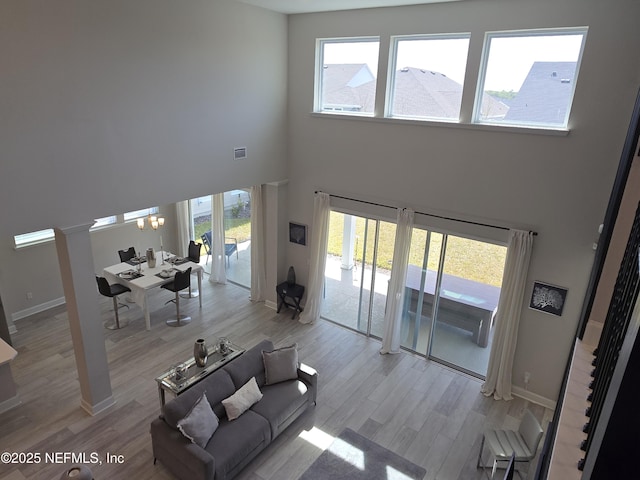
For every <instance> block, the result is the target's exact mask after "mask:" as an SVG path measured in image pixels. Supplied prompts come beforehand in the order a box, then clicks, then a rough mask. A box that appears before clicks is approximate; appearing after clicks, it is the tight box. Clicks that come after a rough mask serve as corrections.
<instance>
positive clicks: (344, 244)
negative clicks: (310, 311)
mask: <svg viewBox="0 0 640 480" xmlns="http://www.w3.org/2000/svg"><path fill="white" fill-rule="evenodd" d="M394 243H395V224H393V223H390V222H385V221H382V220H376V219H372V218H366V217H359V216H355V215H349V214H343V213H339V212H335V211H333V212H331V216H330V222H329V245H328V254H327V262H326V268H325V291H324V296H325V299H324V302H323V304H322V311H321V315H322V317H323V318H326V319H328V320H331V321H333V322H335V323H339V324H341V325H344V326H346V327H349V328H352V329H354V330H357V331H359V332H362V333H364V334H366V335H373V336H375V337H381V336H382V332H383V325H384V311H385V305H386V298H387V289H388V285H389V278H390V275H391V259H392V258H393V247H394Z"/></svg>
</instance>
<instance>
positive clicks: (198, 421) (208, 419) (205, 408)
mask: <svg viewBox="0 0 640 480" xmlns="http://www.w3.org/2000/svg"><path fill="white" fill-rule="evenodd" d="M218 425H219V421H218V417H217V416H216V414H215V413H214V412H213V410H212V409H211V405H210V404H209V400H207V395H206V394H204V393H203V394H202V396H201V397H200V398H199V399H198V401H197V402H196V403H195V404H194V405H193V407H192V408H191V410H190V411H189V413H187V415H186V416H185V417H184V418H183V419H182V420H180V421H179V422H178V429H179V430H180V431H181V432H182V434H183V435H184V436H185V437H187V438H188V439H189V440H191V441H192V442H193V443H195V444H196V445H200V446H201V447H202V448H204V447H205V445H206V444H207V443H209V439H210V438H211V436H212V435H213V433H214V432H215V431H216V429H217V428H218Z"/></svg>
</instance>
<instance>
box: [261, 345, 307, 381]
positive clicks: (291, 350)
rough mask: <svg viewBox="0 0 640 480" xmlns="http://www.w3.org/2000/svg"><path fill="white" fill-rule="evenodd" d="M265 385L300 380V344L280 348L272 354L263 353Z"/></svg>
mask: <svg viewBox="0 0 640 480" xmlns="http://www.w3.org/2000/svg"><path fill="white" fill-rule="evenodd" d="M262 361H263V362H264V374H265V384H266V385H273V384H274V383H279V382H284V381H285V380H294V379H296V378H298V344H297V343H294V344H293V345H291V346H290V347H284V348H278V349H276V350H273V351H271V352H267V351H265V350H263V351H262Z"/></svg>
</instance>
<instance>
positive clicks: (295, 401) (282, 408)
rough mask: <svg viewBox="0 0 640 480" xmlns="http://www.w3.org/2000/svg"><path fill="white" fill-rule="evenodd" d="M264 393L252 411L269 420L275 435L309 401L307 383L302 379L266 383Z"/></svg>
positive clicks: (263, 388)
mask: <svg viewBox="0 0 640 480" xmlns="http://www.w3.org/2000/svg"><path fill="white" fill-rule="evenodd" d="M262 394H263V395H262V400H260V401H259V402H258V403H256V404H255V405H254V406H253V407H251V411H253V412H255V413H258V414H260V415H261V416H263V417H264V418H266V419H267V420H268V421H269V424H270V425H271V430H272V432H273V433H274V437H275V435H277V434H278V433H279V431H280V425H282V424H283V423H284V422H285V421H286V420H287V419H288V418H289V417H290V416H291V415H292V414H293V413H294V412H295V411H296V410H298V409H299V408H300V407H302V406H303V405H305V404H306V403H307V401H308V389H307V385H306V384H305V383H304V382H301V381H300V380H288V381H286V382H280V383H276V384H275V385H265V386H264V387H262Z"/></svg>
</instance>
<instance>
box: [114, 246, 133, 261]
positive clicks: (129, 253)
mask: <svg viewBox="0 0 640 480" xmlns="http://www.w3.org/2000/svg"><path fill="white" fill-rule="evenodd" d="M118 255H120V261H121V262H128V261H129V260H131V259H132V258H133V257H135V256H136V249H135V248H133V247H129V249H128V250H118Z"/></svg>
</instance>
